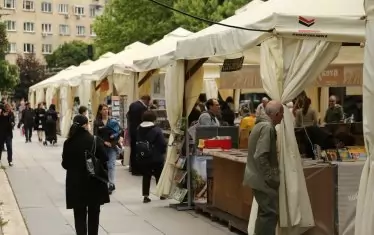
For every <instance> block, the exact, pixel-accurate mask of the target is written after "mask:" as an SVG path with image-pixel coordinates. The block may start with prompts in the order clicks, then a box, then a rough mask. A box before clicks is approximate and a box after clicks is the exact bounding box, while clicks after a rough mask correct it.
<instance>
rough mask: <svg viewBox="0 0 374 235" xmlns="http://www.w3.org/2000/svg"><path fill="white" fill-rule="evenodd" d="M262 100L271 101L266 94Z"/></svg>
mask: <svg viewBox="0 0 374 235" xmlns="http://www.w3.org/2000/svg"><path fill="white" fill-rule="evenodd" d="M261 101H264V102H269V98H268V97H266V96H264V97H262V100H261Z"/></svg>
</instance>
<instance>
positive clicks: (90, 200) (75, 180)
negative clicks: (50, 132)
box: [62, 115, 110, 235]
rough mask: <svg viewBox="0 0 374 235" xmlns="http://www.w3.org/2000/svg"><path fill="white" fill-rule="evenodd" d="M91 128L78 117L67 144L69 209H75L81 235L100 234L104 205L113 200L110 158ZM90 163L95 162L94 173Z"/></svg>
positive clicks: (75, 219) (67, 202)
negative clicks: (109, 173) (109, 184)
mask: <svg viewBox="0 0 374 235" xmlns="http://www.w3.org/2000/svg"><path fill="white" fill-rule="evenodd" d="M87 128H88V119H87V117H85V116H83V115H77V116H75V117H74V119H73V125H72V126H71V128H70V131H69V135H68V139H67V140H66V141H65V143H64V147H63V153H62V167H63V168H64V169H65V170H66V207H67V209H73V210H74V221H75V229H76V232H77V235H87V234H88V235H98V230H99V217H100V206H101V205H103V204H105V203H108V202H109V201H110V199H109V192H108V186H107V184H108V174H107V172H106V170H107V166H106V164H107V161H108V157H107V155H106V152H105V149H104V145H103V143H102V141H100V139H99V138H96V137H94V136H93V135H91V134H90V133H89V132H88V130H87ZM89 158H90V159H89ZM88 160H90V162H91V163H92V162H94V163H95V169H94V171H93V172H91V169H90V165H89V164H88Z"/></svg>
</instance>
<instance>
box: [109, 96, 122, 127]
mask: <svg viewBox="0 0 374 235" xmlns="http://www.w3.org/2000/svg"><path fill="white" fill-rule="evenodd" d="M111 115H112V118H113V119H115V120H116V121H117V122H119V123H121V104H120V97H119V96H112V105H111Z"/></svg>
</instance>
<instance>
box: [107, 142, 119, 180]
mask: <svg viewBox="0 0 374 235" xmlns="http://www.w3.org/2000/svg"><path fill="white" fill-rule="evenodd" d="M106 153H107V155H108V158H109V160H108V163H107V164H108V178H109V182H110V183H112V184H114V181H115V170H116V160H117V151H116V149H115V148H107V149H106Z"/></svg>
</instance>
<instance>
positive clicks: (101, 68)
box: [71, 42, 149, 83]
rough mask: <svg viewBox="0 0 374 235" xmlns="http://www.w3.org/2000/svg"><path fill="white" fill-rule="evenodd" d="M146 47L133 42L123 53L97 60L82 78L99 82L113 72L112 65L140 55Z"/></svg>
mask: <svg viewBox="0 0 374 235" xmlns="http://www.w3.org/2000/svg"><path fill="white" fill-rule="evenodd" d="M148 47H149V46H148V45H146V44H144V43H141V42H134V43H132V44H130V45H128V46H127V47H126V48H125V49H124V50H123V51H121V52H119V53H117V54H115V55H113V56H111V57H108V58H106V59H103V60H97V62H96V61H95V62H94V63H92V65H90V66H89V67H88V68H87V69H86V71H84V73H83V74H82V76H83V77H84V79H92V80H100V79H102V78H103V77H105V76H106V75H107V74H108V73H110V72H111V71H113V67H114V65H116V64H119V63H121V61H122V63H124V62H123V61H126V60H128V58H133V57H134V56H135V55H137V54H142V53H143V51H144V49H147V48H148ZM124 64H128V63H124ZM75 79H78V77H76V78H75ZM71 82H72V81H71ZM75 83H76V81H75Z"/></svg>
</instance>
